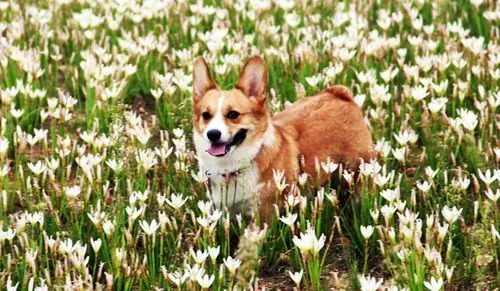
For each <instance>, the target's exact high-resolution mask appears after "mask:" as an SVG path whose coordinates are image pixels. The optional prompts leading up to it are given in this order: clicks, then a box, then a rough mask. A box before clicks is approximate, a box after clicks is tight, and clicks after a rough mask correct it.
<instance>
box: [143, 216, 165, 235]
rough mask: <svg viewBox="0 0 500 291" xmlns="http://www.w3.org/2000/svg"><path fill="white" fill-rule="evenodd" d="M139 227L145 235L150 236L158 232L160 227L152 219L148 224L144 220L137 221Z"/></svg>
mask: <svg viewBox="0 0 500 291" xmlns="http://www.w3.org/2000/svg"><path fill="white" fill-rule="evenodd" d="M139 225H140V226H141V228H142V230H143V231H144V232H145V233H146V234H147V235H152V234H153V233H155V232H156V230H158V227H160V225H159V224H158V222H156V219H153V220H152V221H151V223H148V222H147V221H145V220H141V221H139Z"/></svg>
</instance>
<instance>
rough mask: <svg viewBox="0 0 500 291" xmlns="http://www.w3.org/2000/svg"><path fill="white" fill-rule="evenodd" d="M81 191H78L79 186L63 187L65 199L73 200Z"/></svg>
mask: <svg viewBox="0 0 500 291" xmlns="http://www.w3.org/2000/svg"><path fill="white" fill-rule="evenodd" d="M81 192H82V190H81V189H80V186H78V185H75V186H72V187H64V193H65V194H66V198H68V199H74V198H76V197H78V195H80V193H81Z"/></svg>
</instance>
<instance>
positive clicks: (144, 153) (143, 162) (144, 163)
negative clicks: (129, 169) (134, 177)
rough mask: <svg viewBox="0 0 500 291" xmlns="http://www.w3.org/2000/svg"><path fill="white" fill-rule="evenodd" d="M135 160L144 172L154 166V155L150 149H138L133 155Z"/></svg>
mask: <svg viewBox="0 0 500 291" xmlns="http://www.w3.org/2000/svg"><path fill="white" fill-rule="evenodd" d="M135 159H136V161H137V163H138V164H139V166H141V167H142V168H143V169H144V171H148V170H149V169H151V168H152V167H153V166H154V165H156V154H155V152H154V151H152V150H151V149H147V150H143V149H139V151H138V152H137V153H136V155H135Z"/></svg>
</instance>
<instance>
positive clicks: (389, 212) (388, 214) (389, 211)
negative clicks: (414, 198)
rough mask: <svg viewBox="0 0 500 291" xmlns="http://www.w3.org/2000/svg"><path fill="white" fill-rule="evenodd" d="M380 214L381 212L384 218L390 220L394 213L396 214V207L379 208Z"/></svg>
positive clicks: (385, 206)
mask: <svg viewBox="0 0 500 291" xmlns="http://www.w3.org/2000/svg"><path fill="white" fill-rule="evenodd" d="M380 212H382V215H383V216H384V217H385V218H387V219H390V218H391V217H392V216H393V215H394V212H396V207H394V206H388V205H384V206H382V207H381V208H380Z"/></svg>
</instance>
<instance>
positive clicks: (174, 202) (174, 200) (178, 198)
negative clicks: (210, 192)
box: [165, 193, 188, 209]
mask: <svg viewBox="0 0 500 291" xmlns="http://www.w3.org/2000/svg"><path fill="white" fill-rule="evenodd" d="M182 198H183V196H182V194H179V195H177V194H174V193H172V195H170V199H166V200H165V201H166V202H167V204H168V205H170V207H172V208H173V209H179V208H181V207H182V205H184V203H186V201H187V200H188V198H184V199H182Z"/></svg>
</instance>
